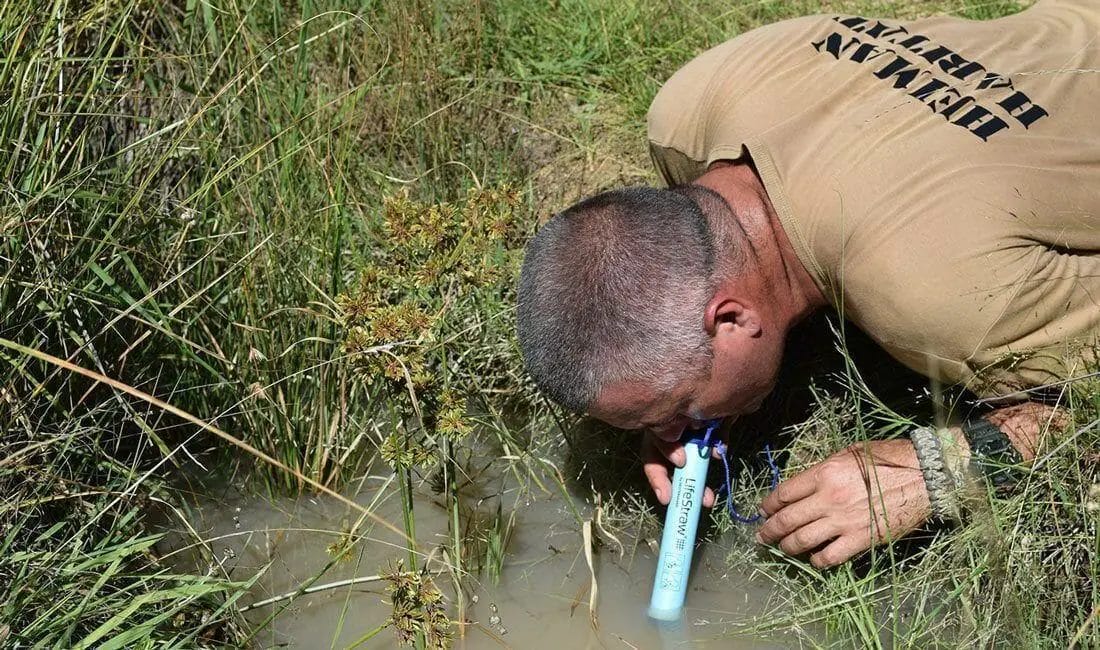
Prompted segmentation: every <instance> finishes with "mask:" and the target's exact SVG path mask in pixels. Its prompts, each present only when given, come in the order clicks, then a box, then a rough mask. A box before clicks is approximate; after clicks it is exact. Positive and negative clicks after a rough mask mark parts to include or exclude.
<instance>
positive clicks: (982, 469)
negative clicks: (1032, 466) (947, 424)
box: [962, 418, 1023, 494]
mask: <svg viewBox="0 0 1100 650" xmlns="http://www.w3.org/2000/svg"><path fill="white" fill-rule="evenodd" d="M962 430H963V435H964V436H966V441H967V442H968V443H969V444H970V469H971V470H972V471H973V472H974V473H975V474H978V475H980V476H984V477H985V479H986V481H988V482H989V484H990V485H991V486H992V487H993V490H994V491H995V492H996V493H998V494H1003V493H1005V492H1008V491H1009V490H1010V489H1011V488H1012V486H1014V485H1015V484H1016V483H1017V481H1018V480H1019V478H1020V472H1019V470H1018V469H1017V468H1016V467H1015V466H1016V465H1019V464H1020V463H1021V462H1023V458H1022V457H1021V456H1020V452H1018V451H1016V447H1014V446H1013V445H1012V441H1011V440H1009V439H1008V436H1006V435H1005V433H1004V432H1003V431H1001V430H1000V428H998V427H997V425H995V424H993V423H992V422H990V421H989V420H987V419H985V418H975V419H973V420H967V421H966V422H964V423H963V425H962Z"/></svg>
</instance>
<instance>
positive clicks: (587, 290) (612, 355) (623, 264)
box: [516, 186, 725, 412]
mask: <svg viewBox="0 0 1100 650" xmlns="http://www.w3.org/2000/svg"><path fill="white" fill-rule="evenodd" d="M700 192H702V193H709V190H706V189H705V188H700V187H697V186H690V187H688V188H674V189H672V190H663V189H656V188H650V187H629V188H623V189H617V190H612V191H609V192H604V193H602V194H598V195H596V196H593V197H591V198H589V199H586V200H584V201H581V202H580V203H578V204H576V205H574V206H572V207H570V208H569V209H567V210H565V211H563V212H561V213H559V214H557V215H554V217H552V218H551V219H550V220H549V221H548V222H547V223H546V224H545V225H544V226H543V227H542V228H541V229H540V230H539V232H538V234H537V235H535V237H534V238H533V239H532V240H531V241H530V242H529V243H528V244H527V252H526V257H525V259H524V262H523V270H522V272H521V274H520V282H519V297H518V298H519V299H518V305H517V309H516V312H517V313H516V321H517V322H516V330H517V335H518V338H519V343H520V348H521V349H522V351H523V358H524V363H525V364H526V367H527V371H528V373H530V375H531V376H532V378H533V379H534V380H535V383H536V384H538V386H539V388H541V389H542V390H543V392H545V393H546V394H547V395H548V396H549V397H550V398H551V399H552V400H554V401H555V402H557V403H559V404H561V405H562V406H565V407H566V408H569V409H571V410H574V411H578V412H580V411H584V410H586V409H587V408H589V406H590V405H591V403H592V402H593V400H595V399H596V396H597V395H598V394H599V392H600V390H602V389H603V388H604V387H606V386H607V385H609V384H611V383H614V382H617V381H623V380H636V381H643V382H650V383H651V384H653V385H654V386H655V387H656V388H658V389H661V388H668V387H671V385H673V384H674V382H675V381H678V380H680V379H682V378H683V377H685V375H686V371H687V370H688V369H693V370H695V371H697V372H704V371H707V370H709V365H710V353H711V349H710V340H709V337H708V335H707V333H706V331H705V330H704V327H703V318H704V312H705V310H706V305H707V302H708V301H709V300H710V297H711V293H712V290H713V275H714V270H715V238H714V235H713V233H712V230H711V227H710V225H709V224H708V221H707V218H706V215H705V214H704V213H703V210H702V209H701V208H700V206H699V204H698V202H697V201H696V200H694V199H693V198H692V197H693V196H697V197H699V198H703V199H710V198H712V197H709V196H699V193H700ZM719 200H721V199H720V197H719ZM722 203H723V204H724V203H725V202H724V201H722Z"/></svg>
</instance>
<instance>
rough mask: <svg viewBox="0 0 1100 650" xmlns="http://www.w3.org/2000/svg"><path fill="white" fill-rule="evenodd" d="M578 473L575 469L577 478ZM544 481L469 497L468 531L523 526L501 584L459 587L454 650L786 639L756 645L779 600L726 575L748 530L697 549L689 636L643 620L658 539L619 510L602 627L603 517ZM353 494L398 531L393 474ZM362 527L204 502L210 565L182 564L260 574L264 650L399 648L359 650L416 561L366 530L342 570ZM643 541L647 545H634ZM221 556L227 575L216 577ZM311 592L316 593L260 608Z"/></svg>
mask: <svg viewBox="0 0 1100 650" xmlns="http://www.w3.org/2000/svg"><path fill="white" fill-rule="evenodd" d="M497 464H499V463H496V462H494V466H495V465H497ZM613 464H614V465H615V466H616V467H619V466H621V463H613ZM569 466H570V464H569V462H568V460H565V461H564V465H563V467H564V468H565V469H566V472H567V473H568V472H569V471H570V470H569ZM592 469H593V468H589V470H592ZM589 473H590V474H591V475H596V476H601V477H602V478H604V479H606V478H607V472H604V471H601V470H599V469H595V471H590V472H589ZM545 479H546V477H545V476H544V477H542V479H540V480H538V481H534V480H530V477H529V476H528V477H523V478H522V480H516V475H515V473H513V472H510V471H505V472H502V473H496V474H493V475H491V476H490V475H488V473H487V474H486V475H482V476H478V477H477V478H476V480H471V481H469V482H468V484H467V486H466V488H465V489H463V490H462V493H463V510H464V513H463V519H464V523H463V525H464V526H468V525H470V522H471V521H474V520H480V521H482V522H484V521H485V519H486V518H491V517H493V516H494V515H495V514H496V513H497V512H498V509H499V511H500V512H503V513H504V517H505V518H507V517H508V516H509V513H513V512H514V516H515V520H514V522H515V523H514V526H512V533H511V536H510V538H509V541H508V544H507V553H506V555H505V558H504V563H503V567H502V571H501V576H500V580H499V582H497V583H494V581H492V580H491V579H490V578H489V577H488V575H487V574H485V573H484V572H482V573H481V574H480V575H478V574H477V573H475V572H471V574H469V575H467V576H466V578H465V579H464V581H463V583H464V585H465V588H464V589H463V598H462V601H463V604H464V608H465V620H467V621H469V624H468V625H466V626H463V628H462V629H463V633H462V635H461V636H458V635H456V643H455V647H456V648H464V649H469V650H477V649H482V648H534V649H538V648H555V649H557V648H570V649H573V648H578V649H579V648H646V649H648V648H678V647H690V648H766V647H782V646H783V642H782V639H775V638H771V639H769V640H762V639H759V638H753V637H752V636H751V633H748V632H747V629H748V628H751V626H752V625H753V623H754V622H755V621H757V620H759V619H758V617H760V616H762V615H764V612H765V607H766V605H767V604H768V602H767V601H768V595H769V592H768V587H767V585H766V584H764V583H763V582H761V581H759V580H760V579H757V581H754V580H753V579H752V578H750V576H749V575H748V572H747V571H745V572H742V571H739V570H738V569H737V568H736V567H731V566H729V565H728V564H727V561H726V560H727V556H728V555H729V552H730V550H731V548H732V549H740V550H742V551H743V550H744V549H745V548H747V547H750V546H751V543H750V542H749V541H748V539H749V535H748V532H747V531H744V530H737V531H733V532H732V533H727V534H726V535H724V536H719V537H717V538H714V539H711V540H710V541H708V542H706V543H704V544H703V545H701V546H700V547H699V549H698V550H697V551H696V564H695V569H694V570H693V572H692V577H691V587H690V589H691V591H690V593H689V594H688V599H687V607H686V614H685V617H684V623H683V625H681V626H680V629H679V630H676V631H669V630H660V629H658V628H657V627H656V626H655V625H654V624H653V623H651V622H650V621H649V620H648V619H647V618H646V616H645V610H646V607H647V605H648V601H649V595H650V589H651V585H652V580H653V574H654V568H655V561H656V557H655V552H654V551H655V541H654V540H652V537H654V536H656V532H655V531H653V530H652V529H645V528H640V527H639V526H637V525H632V524H631V523H630V522H631V521H632V520H631V519H629V517H625V516H623V515H622V511H621V510H620V514H619V516H618V518H616V516H615V514H614V513H612V514H611V515H609V516H608V519H609V521H608V522H607V525H606V527H605V530H606V531H607V532H609V533H610V535H608V534H600V532H599V531H598V530H597V531H596V533H595V534H596V537H597V538H599V541H600V542H601V543H599V544H597V546H596V548H597V552H596V553H595V554H594V556H593V564H594V567H595V573H596V582H597V585H598V595H597V601H596V602H597V604H596V620H595V623H593V620H592V618H591V617H590V615H589V610H588V601H589V591H590V588H591V572H590V570H589V567H588V564H587V562H586V560H585V554H584V548H585V544H584V539H583V534H582V522H583V521H584V520H586V519H591V518H592V517H593V516H594V508H593V507H592V505H591V504H590V503H588V501H587V499H582V498H578V497H575V496H570V497H568V501H567V497H566V496H564V495H563V490H562V489H561V488H560V487H559V488H555V487H554V484H553V483H552V482H550V481H547V480H545ZM540 483H541V484H542V486H544V487H545V489H542V488H540V487H539V484H540ZM430 484H431V482H430V481H424V482H422V483H421V484H420V485H419V486H418V487H417V488H416V490H415V513H416V518H415V523H416V539H417V541H418V543H419V551H420V557H419V559H418V562H419V566H427V567H428V568H429V570H433V571H438V572H439V574H438V575H437V576H436V577H435V581H436V583H437V585H438V586H439V587H440V588H441V590H442V591H443V592H444V594H445V595H446V598H447V601H448V604H449V612H450V613H451V615H452V617H453V616H454V615H455V614H456V611H455V610H456V608H457V604H458V600H457V599H456V593H455V589H454V583H453V577H452V575H451V574H450V573H448V572H446V568H445V567H446V565H445V562H444V557H443V553H442V552H441V548H443V547H446V546H449V544H450V540H449V539H448V537H447V517H448V512H447V511H446V510H445V508H444V507H443V505H442V499H441V497H440V496H438V495H435V494H433V492H432V490H431V489H430ZM355 488H356V489H353V490H349V491H350V492H357V495H356V496H355V497H354V498H355V499H356V501H358V502H359V503H362V504H363V505H364V506H367V507H369V508H370V509H371V510H373V511H374V512H375V513H376V514H377V515H378V516H379V517H380V518H382V519H384V520H385V521H387V522H391V523H393V524H395V525H396V526H397V527H399V528H400V527H401V521H402V516H401V508H400V503H399V491H398V489H397V485H396V484H395V483H394V482H393V477H392V473H391V472H389V471H388V470H382V471H379V472H378V473H377V474H375V475H371V476H366V477H364V478H363V479H362V480H361V481H359V482H358V483H357V484H355ZM570 491H575V492H577V493H584V490H572V489H571V490H570ZM578 515H579V519H578ZM356 518H357V516H356V513H354V512H352V511H351V510H350V509H349V508H348V507H347V506H345V505H343V504H340V503H338V502H336V501H335V500H330V499H327V498H322V497H314V498H300V499H293V500H292V499H275V500H272V499H268V498H265V497H261V496H255V495H242V494H239V493H235V492H232V491H228V492H225V493H223V494H220V495H216V496H212V495H208V496H206V497H203V498H202V499H200V500H199V501H198V503H197V504H196V508H195V510H194V512H193V515H192V520H191V525H192V526H193V527H194V529H195V530H197V531H198V532H199V534H200V535H201V536H202V537H203V538H204V539H206V540H208V548H209V550H210V552H211V553H210V554H207V556H206V557H207V559H205V560H202V561H198V560H196V557H197V555H196V554H194V553H192V552H190V551H187V550H182V551H179V552H177V553H174V554H173V555H172V557H173V558H176V559H177V560H179V561H183V562H185V563H186V564H188V568H191V569H196V568H198V569H200V570H204V569H205V570H211V569H212V570H213V571H214V572H215V573H221V574H228V575H229V576H231V577H233V578H234V579H238V580H249V579H251V578H253V577H254V576H256V575H257V574H260V577H259V578H258V579H256V581H255V583H254V585H253V586H252V588H251V589H250V592H249V595H248V597H247V598H246V599H243V600H242V601H241V602H242V603H243V604H245V605H246V606H249V605H252V608H251V609H249V610H248V612H247V614H246V616H247V617H248V619H249V621H250V622H251V623H252V624H253V625H256V626H260V625H264V627H263V631H262V632H260V633H259V634H258V636H257V638H256V643H257V645H258V646H260V647H274V646H282V647H295V648H330V647H331V648H347V647H359V648H394V647H396V646H397V644H396V641H395V637H394V634H393V632H392V630H390V629H387V630H383V631H382V632H380V633H379V634H378V635H377V636H375V637H373V638H372V639H370V640H368V641H366V642H363V643H361V644H359V645H356V644H357V642H358V641H360V640H361V639H362V637H363V636H364V635H365V634H367V633H368V632H370V631H371V630H373V629H374V628H376V627H377V626H378V625H380V624H381V623H382V622H383V621H385V620H386V617H387V616H389V615H390V613H391V612H392V608H391V607H390V606H389V604H388V602H387V598H386V595H385V586H386V584H385V583H384V582H383V581H380V580H378V579H377V578H376V576H377V575H378V574H380V573H382V572H384V571H386V570H387V569H390V568H392V567H393V566H394V562H395V561H396V560H397V559H398V558H405V557H407V552H406V551H405V549H404V546H403V545H402V540H401V537H400V536H399V535H398V534H396V533H394V532H393V531H391V530H388V529H386V528H384V527H383V526H380V525H377V524H372V523H369V522H368V523H365V524H363V525H362V526H360V527H359V528H358V531H359V532H360V534H362V535H363V538H361V539H360V540H359V541H358V542H357V543H355V544H354V545H353V546H352V547H351V550H350V552H347V553H344V554H343V555H342V556H341V557H342V558H343V559H336V557H334V555H333V550H332V547H333V545H334V544H336V545H339V543H340V541H341V540H343V539H347V538H346V536H345V535H344V532H345V531H347V530H348V529H349V527H351V526H353V525H354V524H355V523H356ZM639 530H643V531H645V532H644V533H643V534H635V533H637V532H638V531H639ZM612 535H614V536H615V537H616V538H617V540H618V541H615V540H612V539H611V536H612ZM647 537H648V538H649V539H647ZM179 544H180V542H179V540H178V538H177V539H176V540H170V541H169V542H168V543H167V544H166V545H165V548H164V549H162V550H163V551H165V552H171V551H173V550H178V548H179ZM620 544H621V547H620ZM211 554H212V555H213V557H214V560H213V562H214V563H216V564H217V565H220V566H211V561H210V560H209V555H211ZM196 565H197V566H196ZM306 586H309V587H310V588H311V589H315V590H316V591H315V592H313V593H307V594H302V595H298V596H296V597H294V598H293V599H290V598H287V599H281V600H277V601H276V602H272V603H269V604H263V603H264V601H267V600H271V599H275V598H277V597H279V596H281V595H287V594H292V593H295V592H299V591H301V590H302V589H303V587H306ZM256 603H260V604H259V605H256ZM265 623H266V625H265Z"/></svg>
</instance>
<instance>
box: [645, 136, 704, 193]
mask: <svg viewBox="0 0 1100 650" xmlns="http://www.w3.org/2000/svg"><path fill="white" fill-rule="evenodd" d="M649 157H650V158H651V159H652V160H653V166H654V167H656V168H657V173H659V174H660V175H661V179H662V180H663V181H664V182H665V185H667V186H669V187H672V186H674V185H684V184H687V183H690V182H692V181H694V180H695V179H697V178H699V177H700V176H702V175H703V173H704V172H705V171H706V165H705V164H704V163H702V162H700V161H698V160H692V159H691V158H688V157H687V156H686V155H684V154H683V153H682V152H680V151H678V150H676V149H673V148H672V147H662V146H660V145H657V144H654V143H652V142H651V143H649Z"/></svg>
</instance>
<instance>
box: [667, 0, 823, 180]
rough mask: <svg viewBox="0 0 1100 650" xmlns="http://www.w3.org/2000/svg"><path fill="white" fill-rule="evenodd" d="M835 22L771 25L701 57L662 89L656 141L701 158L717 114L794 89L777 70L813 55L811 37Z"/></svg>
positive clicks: (819, 19) (814, 19)
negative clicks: (775, 90) (770, 92)
mask: <svg viewBox="0 0 1100 650" xmlns="http://www.w3.org/2000/svg"><path fill="white" fill-rule="evenodd" d="M834 19H835V16H831V15H811V16H802V17H800V18H792V19H789V20H783V21H779V22H776V23H771V24H769V25H764V26H762V27H758V28H756V29H753V30H751V31H748V32H744V33H741V34H738V35H736V36H734V37H732V38H730V39H729V40H727V41H725V42H723V43H719V44H717V45H714V46H713V47H710V48H709V49H706V50H705V51H703V52H701V53H700V54H698V55H696V56H695V57H694V58H692V59H691V60H690V61H688V62H687V63H685V64H684V65H683V66H681V67H680V68H679V69H678V70H677V71H676V72H675V73H674V74H673V75H672V76H671V77H670V78H669V79H668V81H666V82H665V83H664V84H663V85H662V86H661V88H660V90H659V91H658V92H657V95H656V96H655V97H654V99H653V102H652V103H651V104H650V107H649V112H648V114H647V125H648V134H649V140H650V142H652V143H654V144H656V145H657V146H662V147H673V148H675V149H677V150H679V151H681V152H682V153H684V154H685V155H687V156H688V157H691V158H696V159H697V158H699V157H700V156H701V155H702V154H703V152H702V151H701V150H700V149H699V148H698V147H700V146H703V143H702V142H700V141H699V139H700V138H701V137H702V136H703V135H704V134H703V133H702V130H703V129H705V127H706V122H707V121H708V120H710V118H711V117H713V115H715V114H720V115H722V116H723V117H725V116H728V115H729V110H730V108H731V103H732V102H734V101H737V100H738V99H743V98H746V97H748V96H750V95H758V94H760V93H766V92H767V89H768V88H769V87H770V86H772V85H776V84H778V85H780V86H781V87H789V83H788V81H785V80H780V79H777V78H776V75H775V68H776V66H778V65H783V63H782V61H783V60H784V59H785V58H787V57H789V55H790V53H791V52H799V53H800V54H801V55H803V56H807V55H808V54H809V53H808V52H806V51H805V48H806V47H808V46H809V43H810V40H812V38H811V39H810V40H807V39H808V38H810V36H811V35H812V34H815V33H818V32H821V31H822V30H823V29H825V28H826V27H827V25H829V24H830V23H831V22H832V21H833V20H834ZM692 147H694V148H692Z"/></svg>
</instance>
